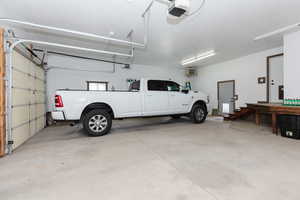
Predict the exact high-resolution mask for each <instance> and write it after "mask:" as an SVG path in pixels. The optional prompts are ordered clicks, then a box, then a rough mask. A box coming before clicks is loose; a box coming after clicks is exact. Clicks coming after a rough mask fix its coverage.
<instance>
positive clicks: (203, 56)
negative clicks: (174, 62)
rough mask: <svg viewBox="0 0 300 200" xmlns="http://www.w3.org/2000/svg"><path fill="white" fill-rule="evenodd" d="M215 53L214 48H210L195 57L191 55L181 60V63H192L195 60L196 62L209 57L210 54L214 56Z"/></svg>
mask: <svg viewBox="0 0 300 200" xmlns="http://www.w3.org/2000/svg"><path fill="white" fill-rule="evenodd" d="M215 55H216V52H215V51H214V50H211V51H207V52H205V53H202V54H199V55H197V56H195V57H192V58H189V59H186V60H183V61H182V62H181V64H182V65H189V64H192V63H195V62H198V61H200V60H204V59H206V58H209V57H212V56H215Z"/></svg>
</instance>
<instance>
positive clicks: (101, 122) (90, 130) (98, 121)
mask: <svg viewBox="0 0 300 200" xmlns="http://www.w3.org/2000/svg"><path fill="white" fill-rule="evenodd" d="M111 125H112V117H111V115H110V114H109V113H108V112H107V111H106V110H104V109H95V110H92V111H90V112H88V113H87V114H86V115H85V117H84V119H83V128H84V130H85V131H86V133H87V134H88V135H90V136H103V135H106V134H107V133H108V132H109V131H110V129H111Z"/></svg>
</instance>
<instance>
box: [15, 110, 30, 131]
mask: <svg viewBox="0 0 300 200" xmlns="http://www.w3.org/2000/svg"><path fill="white" fill-rule="evenodd" d="M12 115H13V120H12V126H13V127H16V126H19V125H20V124H23V123H26V122H28V121H29V106H20V107H14V108H13V109H12Z"/></svg>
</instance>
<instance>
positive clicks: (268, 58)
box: [266, 53, 284, 103]
mask: <svg viewBox="0 0 300 200" xmlns="http://www.w3.org/2000/svg"><path fill="white" fill-rule="evenodd" d="M280 56H284V54H283V53H279V54H275V55H271V56H268V57H267V85H266V88H267V91H266V92H267V95H266V103H270V60H271V59H272V58H275V57H280ZM282 67H283V66H282Z"/></svg>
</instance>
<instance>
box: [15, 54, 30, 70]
mask: <svg viewBox="0 0 300 200" xmlns="http://www.w3.org/2000/svg"><path fill="white" fill-rule="evenodd" d="M29 65H30V61H29V60H28V59H26V58H25V57H24V56H22V55H21V54H19V53H17V52H16V51H14V52H13V68H16V69H19V70H21V71H23V72H26V73H28V72H29V68H30V67H29Z"/></svg>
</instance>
